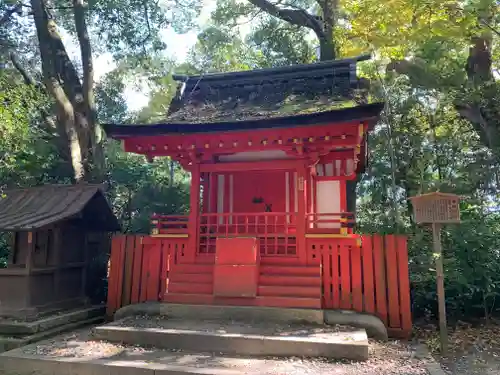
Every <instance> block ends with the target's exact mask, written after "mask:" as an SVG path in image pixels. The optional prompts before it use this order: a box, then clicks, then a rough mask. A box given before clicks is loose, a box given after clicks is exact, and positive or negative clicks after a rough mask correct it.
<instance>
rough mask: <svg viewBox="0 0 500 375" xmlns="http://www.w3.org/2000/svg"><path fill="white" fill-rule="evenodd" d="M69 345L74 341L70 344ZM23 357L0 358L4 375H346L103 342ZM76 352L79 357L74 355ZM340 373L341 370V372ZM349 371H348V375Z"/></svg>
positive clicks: (329, 367) (328, 365) (323, 366)
mask: <svg viewBox="0 0 500 375" xmlns="http://www.w3.org/2000/svg"><path fill="white" fill-rule="evenodd" d="M71 343H72V344H73V342H71ZM102 347H103V349H102V350H98V348H99V344H92V345H88V347H87V346H85V345H84V344H81V345H78V346H76V345H73V349H72V348H62V349H61V350H59V353H61V354H58V353H57V351H56V350H53V352H55V353H53V352H51V349H50V348H47V349H45V348H43V350H46V352H47V354H45V353H42V352H41V351H40V353H37V352H36V349H32V348H31V347H27V349H32V353H33V354H31V353H29V352H28V353H27V352H26V351H23V350H21V349H24V348H19V349H16V350H13V351H10V352H7V353H3V354H0V373H1V374H6V375H11V374H12V375H14V374H15V375H33V374H36V375H54V374H57V375H90V374H91V375H276V374H287V375H292V374H293V375H303V374H307V375H325V374H337V373H344V372H343V371H342V365H339V364H336V363H332V362H326V361H313V360H304V359H298V358H297V359H279V358H272V359H271V358H245V357H238V356H224V355H218V354H211V353H190V352H170V351H165V350H161V349H148V350H144V349H143V348H136V347H135V348H129V347H122V348H120V349H117V350H113V348H111V347H110V346H109V345H106V344H104V345H103V346H102ZM76 350H78V352H79V353H74V354H73V352H74V351H76ZM340 371H342V372H340ZM349 373H350V372H349Z"/></svg>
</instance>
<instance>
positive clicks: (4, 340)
mask: <svg viewBox="0 0 500 375" xmlns="http://www.w3.org/2000/svg"><path fill="white" fill-rule="evenodd" d="M102 321H103V318H102V317H101V316H97V317H96V316H94V317H92V318H89V319H86V320H80V321H76V322H71V323H67V324H63V325H60V326H57V327H54V328H51V329H49V330H44V331H41V332H37V333H35V334H33V335H28V336H24V337H21V338H16V337H5V336H3V337H2V336H0V353H2V352H5V351H8V350H12V349H15V348H19V347H21V346H25V345H28V344H31V343H34V342H37V341H40V340H43V339H46V338H48V337H51V336H55V335H58V334H60V333H62V332H66V331H71V330H73V329H76V328H79V327H83V326H87V325H91V324H98V323H101V322H102Z"/></svg>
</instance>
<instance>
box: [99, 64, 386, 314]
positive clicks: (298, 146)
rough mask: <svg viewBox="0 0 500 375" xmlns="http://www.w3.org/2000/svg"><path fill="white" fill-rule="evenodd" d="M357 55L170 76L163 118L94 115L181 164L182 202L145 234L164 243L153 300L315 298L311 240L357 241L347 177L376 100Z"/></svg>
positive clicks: (318, 288) (316, 263) (322, 244)
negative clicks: (364, 85) (369, 95)
mask: <svg viewBox="0 0 500 375" xmlns="http://www.w3.org/2000/svg"><path fill="white" fill-rule="evenodd" d="M363 59H366V57H360V58H355V59H348V60H338V61H328V62H320V63H316V64H309V65H295V66H287V67H281V68H273V69H263V70H253V71H245V72H234V73H220V74H206V75H200V76H189V77H188V76H174V79H175V80H177V81H178V82H179V89H178V92H177V95H176V97H175V98H174V100H173V101H172V103H171V106H170V109H169V113H168V115H167V116H166V120H165V121H164V122H163V123H161V124H148V125H107V126H105V129H106V132H107V134H108V136H110V137H112V138H114V139H117V140H120V141H122V143H123V146H124V148H125V150H126V151H127V152H132V153H136V154H142V155H145V156H146V157H147V158H150V159H151V158H155V157H164V156H167V157H170V158H172V159H173V160H174V161H176V162H178V163H179V164H180V165H181V166H182V167H183V168H184V169H185V170H186V171H188V172H190V174H191V187H190V211H189V213H188V214H187V215H181V214H179V215H175V216H170V215H162V214H161V213H158V214H156V215H155V216H154V217H153V218H152V219H151V223H152V232H151V235H150V236H147V237H145V238H144V241H146V242H147V243H149V244H151V245H152V246H156V245H157V246H162V247H163V248H164V249H167V248H168V249H169V254H170V258H169V262H170V264H169V266H168V269H169V276H168V280H165V284H166V285H165V286H164V287H162V290H163V292H164V295H163V296H161V298H162V299H163V300H166V301H169V302H177V303H207V304H240V305H258V306H279V307H309V308H321V307H322V295H323V294H324V291H322V282H321V272H322V271H321V267H322V266H321V262H322V260H321V251H322V249H323V248H327V247H329V248H330V249H331V248H332V246H333V247H335V246H342V247H343V248H348V249H356V248H359V247H360V246H361V241H360V237H359V236H358V235H356V234H354V232H353V227H354V224H355V217H354V214H353V213H350V212H349V210H348V208H347V202H348V199H347V198H348V197H347V194H346V184H347V183H348V182H349V181H350V180H354V179H356V178H357V175H359V174H360V173H362V172H363V171H364V168H365V165H366V159H367V135H368V134H369V132H370V130H371V129H372V128H373V126H374V124H375V123H376V121H377V120H378V117H379V114H380V112H381V110H382V108H383V104H380V103H376V104H367V103H366V102H367V101H366V100H365V97H366V96H365V95H364V93H363V92H362V90H361V88H360V87H361V85H360V83H359V80H358V78H357V75H356V65H357V63H358V61H361V60H363ZM347 267H348V268H349V266H347ZM161 278H162V280H164V279H165V278H166V276H164V275H161ZM167 283H168V284H167Z"/></svg>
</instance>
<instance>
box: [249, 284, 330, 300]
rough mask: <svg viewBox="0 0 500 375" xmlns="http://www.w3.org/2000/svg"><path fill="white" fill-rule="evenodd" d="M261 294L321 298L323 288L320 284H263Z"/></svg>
mask: <svg viewBox="0 0 500 375" xmlns="http://www.w3.org/2000/svg"><path fill="white" fill-rule="evenodd" d="M258 295H259V296H277V297H300V298H302V297H310V298H320V297H321V288H320V287H319V286H275V285H261V286H259V288H258Z"/></svg>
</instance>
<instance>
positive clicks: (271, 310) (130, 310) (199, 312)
mask: <svg viewBox="0 0 500 375" xmlns="http://www.w3.org/2000/svg"><path fill="white" fill-rule="evenodd" d="M134 315H150V316H157V315H160V316H167V317H169V318H173V319H177V318H179V319H181V318H182V319H188V320H196V319H202V320H203V319H210V320H222V321H227V320H235V321H243V322H254V321H257V322H258V321H262V320H266V321H269V322H280V323H284V324H292V323H314V324H322V323H323V321H324V317H323V311H322V310H320V309H293V308H278V307H256V306H217V305H188V304H175V303H161V302H146V303H139V304H134V305H128V306H125V307H122V308H121V309H119V310H118V311H117V312H116V313H115V316H114V319H115V320H120V319H123V318H126V317H128V316H134Z"/></svg>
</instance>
